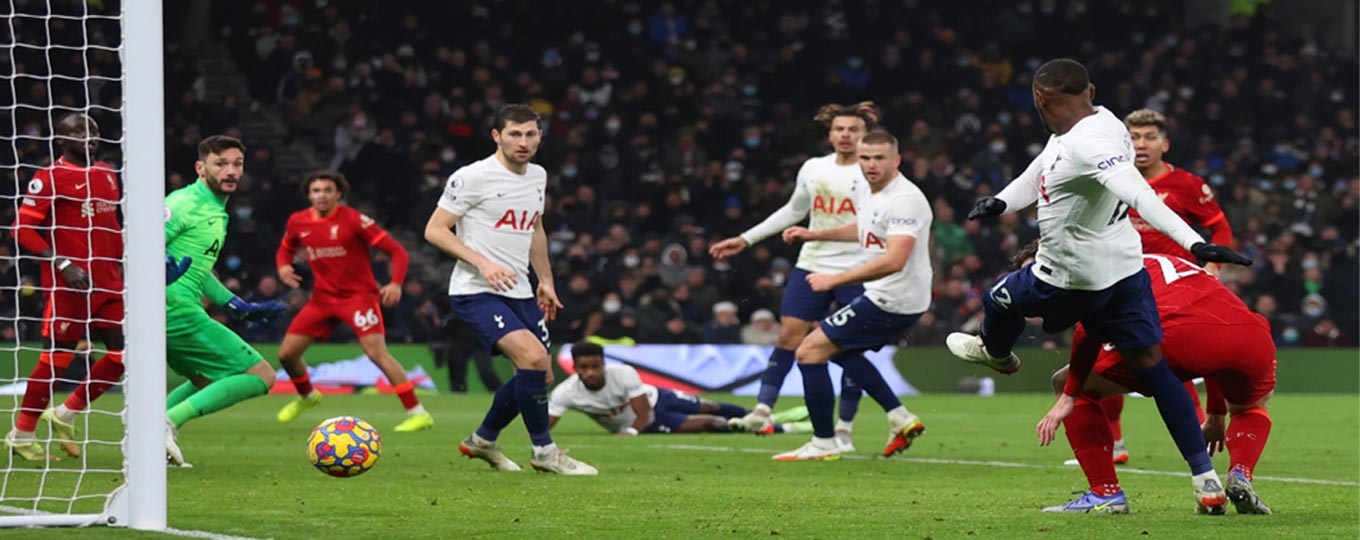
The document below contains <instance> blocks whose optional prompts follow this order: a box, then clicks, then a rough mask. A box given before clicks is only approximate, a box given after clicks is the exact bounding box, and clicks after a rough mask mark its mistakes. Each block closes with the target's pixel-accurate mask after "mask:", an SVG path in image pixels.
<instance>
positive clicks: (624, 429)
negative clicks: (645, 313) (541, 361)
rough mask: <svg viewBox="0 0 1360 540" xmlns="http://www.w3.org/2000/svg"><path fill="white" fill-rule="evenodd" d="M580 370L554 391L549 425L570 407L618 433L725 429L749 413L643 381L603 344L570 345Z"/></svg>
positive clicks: (777, 428)
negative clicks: (607, 355)
mask: <svg viewBox="0 0 1360 540" xmlns="http://www.w3.org/2000/svg"><path fill="white" fill-rule="evenodd" d="M571 357H572V361H573V362H574V365H575V370H576V374H575V375H572V376H570V377H567V380H565V381H562V383H561V384H559V385H557V388H554V389H553V391H552V397H551V398H550V400H549V401H548V426H549V427H552V426H556V425H557V421H558V420H559V419H561V418H562V415H564V414H566V412H567V411H568V410H575V411H581V412H583V413H585V414H587V415H590V417H591V418H592V419H593V420H595V422H596V423H598V424H600V427H603V428H604V429H605V430H607V431H609V432H610V433H614V434H617V435H637V434H639V433H726V432H728V431H730V430H729V429H728V427H727V420H728V419H729V418H740V417H742V416H745V415H746V414H747V412H749V411H747V410H746V408H745V407H742V406H740V405H733V404H731V403H723V402H720V401H712V400H708V399H701V398H699V397H697V396H694V395H690V394H686V393H684V392H677V391H675V390H671V389H668V388H657V387H655V386H652V385H650V384H643V383H642V379H641V378H640V377H638V372H637V370H636V369H633V368H632V366H627V365H624V364H606V363H605V362H604V348H603V347H601V346H599V345H597V344H594V343H589V342H585V341H582V342H578V343H576V344H574V345H572V346H571ZM800 429H801V430H802V431H811V425H807V423H806V422H803V423H802V425H789V424H774V423H772V424H771V432H773V433H783V432H786V431H792V432H796V431H799V430H800Z"/></svg>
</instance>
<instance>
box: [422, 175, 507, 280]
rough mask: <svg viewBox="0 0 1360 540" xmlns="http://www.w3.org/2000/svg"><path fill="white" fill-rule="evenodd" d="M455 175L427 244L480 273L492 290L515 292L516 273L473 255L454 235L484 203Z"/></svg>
mask: <svg viewBox="0 0 1360 540" xmlns="http://www.w3.org/2000/svg"><path fill="white" fill-rule="evenodd" d="M461 172H462V171H461V170H460V171H459V172H455V173H453V174H452V175H450V176H449V181H448V182H446V183H445V184H444V194H443V195H441V196H440V197H439V204H438V205H437V206H435V209H434V213H433V214H431V215H430V220H429V221H428V222H426V223H425V241H426V242H429V243H430V244H432V245H433V246H434V247H437V248H439V250H440V251H443V252H444V253H447V254H449V255H451V256H453V257H454V258H457V259H458V260H460V261H463V262H465V263H468V264H470V265H472V266H473V267H474V268H476V269H477V272H478V273H480V274H481V275H482V278H483V279H485V280H486V282H487V283H489V284H490V285H491V288H493V289H495V290H497V291H500V292H505V291H509V290H510V289H512V288H514V286H515V281H516V278H515V273H514V272H511V271H509V270H506V269H505V268H502V267H501V266H500V265H498V264H496V263H493V262H491V259H488V258H486V257H485V256H483V255H482V254H481V253H477V252H476V251H473V249H472V248H470V247H468V246H467V244H464V243H463V241H462V240H460V239H459V238H458V235H457V234H454V232H453V227H454V226H455V225H458V222H459V221H460V220H462V217H463V216H464V215H466V214H467V213H468V211H469V210H471V209H472V208H473V207H474V206H476V205H477V204H478V203H480V202H481V193H480V192H478V191H477V189H476V187H474V186H473V185H471V182H469V181H468V180H467V179H465V178H463V177H462V176H460V173H461Z"/></svg>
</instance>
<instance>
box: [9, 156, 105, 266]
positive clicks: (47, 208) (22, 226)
mask: <svg viewBox="0 0 1360 540" xmlns="http://www.w3.org/2000/svg"><path fill="white" fill-rule="evenodd" d="M55 197H56V192H55V187H54V186H52V177H51V175H50V174H48V172H47V171H46V170H43V171H39V172H38V173H37V174H35V175H33V179H32V180H30V181H29V182H28V195H27V196H26V197H24V201H23V204H22V205H20V207H19V217H18V219H16V220H15V223H14V238H15V239H16V240H18V241H19V245H20V246H23V248H24V249H26V250H28V251H29V252H31V253H33V254H35V255H37V256H38V257H39V258H42V259H45V260H48V261H50V262H51V263H52V267H53V268H56V269H57V271H58V272H60V273H61V278H62V280H63V281H65V282H66V284H67V285H69V286H71V287H72V288H75V289H79V290H82V291H83V290H87V289H89V288H90V277H89V275H88V274H86V272H85V269H84V268H81V267H80V266H79V265H77V264H75V263H72V262H71V260H70V259H68V258H66V257H63V256H61V255H60V254H57V253H56V252H55V251H54V250H53V249H52V245H51V244H49V243H48V242H47V240H46V239H44V238H43V237H42V233H39V232H38V228H39V227H41V226H42V225H43V224H44V223H46V222H47V218H48V215H49V214H50V213H51V211H52V201H53V200H54V199H55ZM54 229H55V228H54Z"/></svg>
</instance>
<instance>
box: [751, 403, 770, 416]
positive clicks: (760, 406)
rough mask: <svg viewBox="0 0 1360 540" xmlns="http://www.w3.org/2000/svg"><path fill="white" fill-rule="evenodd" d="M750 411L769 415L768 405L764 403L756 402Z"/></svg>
mask: <svg viewBox="0 0 1360 540" xmlns="http://www.w3.org/2000/svg"><path fill="white" fill-rule="evenodd" d="M751 412H753V413H756V414H758V415H761V416H769V415H770V412H771V411H770V406H769V405H766V404H764V403H757V404H756V408H754V409H751Z"/></svg>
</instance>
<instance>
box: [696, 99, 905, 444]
mask: <svg viewBox="0 0 1360 540" xmlns="http://www.w3.org/2000/svg"><path fill="white" fill-rule="evenodd" d="M815 120H816V122H817V123H819V124H822V125H823V126H825V127H826V130H827V133H826V138H827V142H828V143H830V145H831V148H832V149H833V152H832V153H830V154H827V155H824V156H818V157H814V158H811V159H808V160H807V161H805V162H803V166H802V167H801V168H799V169H798V177H797V178H796V179H795V180H794V187H793V195H792V196H791V197H790V198H789V202H788V203H786V204H785V205H784V206H783V207H780V208H779V210H776V211H775V212H774V213H773V214H770V216H769V217H767V218H765V220H764V221H762V222H760V223H759V224H757V225H756V226H754V227H751V228H750V229H748V230H746V231H745V232H743V233H741V234H740V235H739V236H734V237H732V238H728V239H725V240H723V241H721V242H718V243H716V244H713V246H712V247H711V248H709V253H710V254H711V255H712V256H713V257H714V258H715V259H718V260H723V259H725V258H727V257H731V256H733V255H736V254H738V253H741V252H742V251H745V250H746V249H747V248H748V247H750V246H752V245H754V244H756V243H758V242H760V241H761V240H764V239H766V238H769V237H771V236H774V235H776V234H779V233H781V232H782V231H785V230H787V229H788V228H789V227H792V226H794V225H797V224H798V223H799V222H801V221H803V219H805V218H806V219H809V223H808V228H809V229H811V230H814V231H823V230H829V229H835V228H836V227H841V226H844V225H853V224H854V223H855V215H856V214H855V205H856V201H855V200H854V196H853V195H852V193H851V189H852V186H854V184H855V183H856V182H861V183H862V182H864V172H863V171H861V170H860V166H859V158H858V152H859V139H860V137H862V136H864V134H865V133H867V132H869V131H872V130H873V129H874V127H875V126H876V125H877V124H878V112H877V110H876V109H875V108H874V104H873V102H871V101H864V102H860V103H856V104H853V105H837V104H834V103H833V104H828V105H824V106H822V108H821V109H819V110H818V111H817V116H816V118H815ZM809 216H810V217H809ZM784 239H785V241H787V240H788V238H787V237H785V238H784ZM868 259H869V255H868V254H867V253H866V252H865V251H864V250H861V249H859V246H856V245H854V244H852V243H850V242H836V241H830V240H809V241H807V242H805V243H804V244H803V246H802V247H801V248H799V250H798V263H797V264H796V265H794V269H793V271H792V272H789V279H788V286H787V287H785V289H784V300H783V302H781V303H780V304H779V324H780V326H779V328H780V330H779V339H778V341H776V342H775V346H774V350H773V351H771V352H770V363H769V365H768V367H766V368H765V372H764V373H763V374H761V376H760V393H759V395H758V396H757V398H756V399H757V400H758V401H759V403H757V404H756V407H755V409H753V410H752V411H751V412H750V414H747V415H746V416H744V417H742V418H737V419H733V420H732V421H731V422H729V424H730V425H731V427H732V429H734V430H742V431H752V432H756V433H759V432H761V431H762V430H765V429H766V428H767V427H768V426H769V424H770V422H771V416H770V415H771V411H773V409H774V405H775V402H776V401H778V400H779V389H780V388H781V387H783V386H784V378H785V377H787V376H788V374H789V370H790V369H792V368H793V364H794V356H795V355H794V351H796V350H797V349H798V345H799V344H801V343H802V342H803V338H806V337H807V336H808V334H809V333H811V332H812V330H813V328H816V326H817V321H819V320H821V319H822V318H823V317H826V316H827V315H828V314H830V313H831V308H832V307H833V302H834V303H835V307H845V306H846V305H849V304H850V301H851V300H854V299H855V298H856V297H858V296H860V295H861V294H864V286H863V285H861V284H859V283H847V284H844V285H840V286H838V287H835V288H832V289H830V290H825V291H814V290H812V288H810V287H808V284H807V276H808V274H812V273H824V274H834V273H838V272H844V271H846V270H850V269H852V268H854V267H856V266H859V265H860V264H861V263H863V262H865V261H866V260H868ZM842 356H843V357H844V358H837V359H836V360H834V361H835V362H836V363H838V364H841V363H843V362H842V360H843V359H844V360H848V361H854V362H859V361H864V355H863V351H846V352H845V353H843V355H842ZM853 357H858V360H852V358H853ZM863 396H864V392H863V391H862V390H861V388H860V386H859V385H858V384H856V383H855V381H854V380H853V379H851V378H850V377H849V376H848V374H845V373H843V374H842V377H841V407H840V411H839V412H840V414H839V416H840V418H839V421H838V422H836V437H835V439H836V444H837V446H840V448H841V451H842V452H854V451H855V446H854V443H853V441H852V433H851V431H852V429H853V427H854V423H853V422H854V418H855V413H856V412H857V411H858V409H859V402H860V398H862V397H863Z"/></svg>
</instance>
